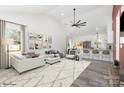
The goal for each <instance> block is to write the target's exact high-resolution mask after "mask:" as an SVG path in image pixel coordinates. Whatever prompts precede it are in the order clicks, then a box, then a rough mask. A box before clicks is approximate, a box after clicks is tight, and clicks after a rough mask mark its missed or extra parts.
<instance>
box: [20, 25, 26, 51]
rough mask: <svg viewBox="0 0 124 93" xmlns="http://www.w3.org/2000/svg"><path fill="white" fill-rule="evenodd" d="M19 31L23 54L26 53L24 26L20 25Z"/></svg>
mask: <svg viewBox="0 0 124 93" xmlns="http://www.w3.org/2000/svg"><path fill="white" fill-rule="evenodd" d="M21 29H22V52H25V51H26V47H25V37H26V36H25V26H24V25H22V26H21Z"/></svg>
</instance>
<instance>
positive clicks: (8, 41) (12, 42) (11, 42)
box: [4, 38, 14, 45]
mask: <svg viewBox="0 0 124 93" xmlns="http://www.w3.org/2000/svg"><path fill="white" fill-rule="evenodd" d="M4 43H5V45H13V44H14V40H13V39H11V38H8V39H5V42H4Z"/></svg>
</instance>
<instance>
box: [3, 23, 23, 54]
mask: <svg viewBox="0 0 124 93" xmlns="http://www.w3.org/2000/svg"><path fill="white" fill-rule="evenodd" d="M22 32H23V31H22V30H21V25H16V24H12V23H7V24H6V31H5V38H6V39H13V44H12V45H9V51H10V52H16V51H21V48H22Z"/></svg>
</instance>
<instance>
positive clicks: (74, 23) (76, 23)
mask: <svg viewBox="0 0 124 93" xmlns="http://www.w3.org/2000/svg"><path fill="white" fill-rule="evenodd" d="M73 11H74V20H73V24H72V25H71V26H72V27H78V28H80V26H86V23H87V22H82V23H81V20H78V21H77V22H76V20H75V11H76V8H74V9H73Z"/></svg>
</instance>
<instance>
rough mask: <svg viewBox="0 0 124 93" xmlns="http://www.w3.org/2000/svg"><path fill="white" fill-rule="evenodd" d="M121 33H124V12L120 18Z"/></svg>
mask: <svg viewBox="0 0 124 93" xmlns="http://www.w3.org/2000/svg"><path fill="white" fill-rule="evenodd" d="M120 32H124V11H123V12H122V14H121V17H120Z"/></svg>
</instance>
